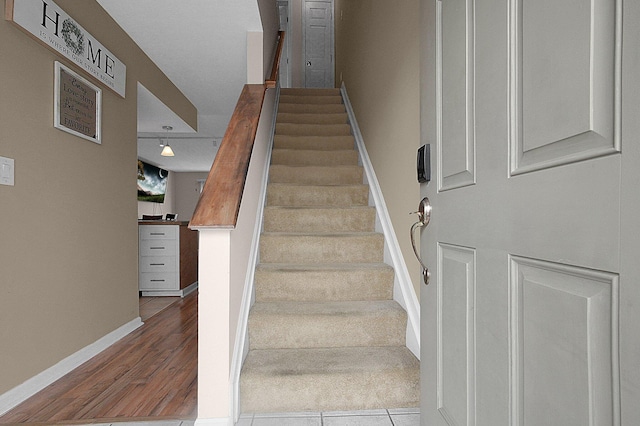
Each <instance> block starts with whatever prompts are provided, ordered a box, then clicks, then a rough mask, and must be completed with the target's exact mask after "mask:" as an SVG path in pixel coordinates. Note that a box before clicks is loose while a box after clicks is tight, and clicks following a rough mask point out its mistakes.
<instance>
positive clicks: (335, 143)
mask: <svg viewBox="0 0 640 426" xmlns="http://www.w3.org/2000/svg"><path fill="white" fill-rule="evenodd" d="M354 146H355V139H354V138H353V136H351V135H348V136H344V135H343V136H291V135H275V136H274V139H273V147H274V148H275V149H306V150H309V149H314V150H316V151H331V150H346V149H353V147H354Z"/></svg>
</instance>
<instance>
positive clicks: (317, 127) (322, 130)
mask: <svg viewBox="0 0 640 426" xmlns="http://www.w3.org/2000/svg"><path fill="white" fill-rule="evenodd" d="M276 135H290V136H349V135H351V127H350V126H349V125H348V124H298V123H278V122H276Z"/></svg>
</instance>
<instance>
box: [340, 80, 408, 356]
mask: <svg viewBox="0 0 640 426" xmlns="http://www.w3.org/2000/svg"><path fill="white" fill-rule="evenodd" d="M340 91H341V92H342V99H343V100H344V104H345V108H346V110H347V114H348V116H349V122H350V123H351V129H352V131H353V136H354V138H355V140H356V147H357V149H358V151H359V154H360V160H361V161H362V167H363V168H364V172H365V177H366V179H367V183H368V184H369V190H370V192H371V197H372V199H373V204H374V205H375V207H376V212H377V224H376V226H380V228H381V231H382V233H383V234H384V240H385V262H387V263H389V264H391V265H392V266H393V269H394V270H395V282H394V288H393V299H394V300H395V301H397V302H398V303H399V304H400V305H402V307H403V308H404V309H405V310H406V311H407V317H408V321H407V347H408V348H409V350H411V352H412V353H413V354H414V355H415V356H416V357H417V358H418V359H420V303H419V302H418V297H417V296H416V292H415V290H414V289H413V283H412V282H411V277H410V276H409V271H408V269H407V264H406V263H405V261H404V257H403V255H402V251H401V250H400V245H399V244H398V239H397V238H396V233H395V231H394V230H393V225H392V224H391V217H390V216H389V211H388V210H387V205H386V204H385V201H384V197H383V196H382V189H381V188H380V185H379V184H378V178H377V177H376V174H375V171H374V170H373V165H372V164H371V160H370V159H369V154H368V153H367V149H366V147H365V145H364V140H363V138H362V133H360V128H359V127H358V123H357V121H356V116H355V113H354V112H353V108H352V106H351V102H350V101H349V96H347V88H346V86H345V84H344V82H343V83H342V87H341V88H340Z"/></svg>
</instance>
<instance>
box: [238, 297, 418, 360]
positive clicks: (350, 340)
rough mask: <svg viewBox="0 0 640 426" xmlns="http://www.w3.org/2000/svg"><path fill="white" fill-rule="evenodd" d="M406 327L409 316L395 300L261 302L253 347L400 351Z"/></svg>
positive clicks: (253, 316) (252, 326)
mask: <svg viewBox="0 0 640 426" xmlns="http://www.w3.org/2000/svg"><path fill="white" fill-rule="evenodd" d="M406 326H407V313H406V312H405V311H404V309H402V307H401V306H400V305H399V304H398V303H397V302H395V301H393V300H367V301H322V302H299V301H295V302H289V301H286V302H257V303H255V304H254V305H253V308H252V309H251V313H250V315H249V343H250V345H251V348H252V349H284V348H334V347H346V346H401V345H404V344H405V332H404V331H405V329H406ZM281 330H287V332H286V333H282V332H281ZM327 330H331V333H327Z"/></svg>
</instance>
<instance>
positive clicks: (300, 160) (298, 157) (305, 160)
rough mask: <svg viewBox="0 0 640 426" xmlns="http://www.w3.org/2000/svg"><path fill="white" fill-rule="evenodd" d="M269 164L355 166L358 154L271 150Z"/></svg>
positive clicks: (340, 151)
mask: <svg viewBox="0 0 640 426" xmlns="http://www.w3.org/2000/svg"><path fill="white" fill-rule="evenodd" d="M271 164H280V165H285V166H356V165H357V164H358V152H357V151H355V150H353V149H347V150H312V149H273V150H272V151H271Z"/></svg>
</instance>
